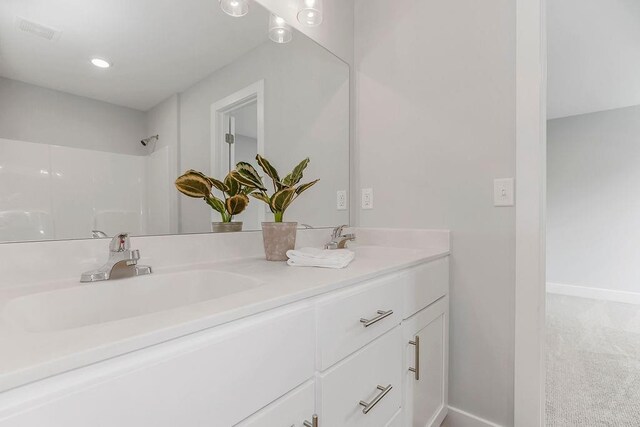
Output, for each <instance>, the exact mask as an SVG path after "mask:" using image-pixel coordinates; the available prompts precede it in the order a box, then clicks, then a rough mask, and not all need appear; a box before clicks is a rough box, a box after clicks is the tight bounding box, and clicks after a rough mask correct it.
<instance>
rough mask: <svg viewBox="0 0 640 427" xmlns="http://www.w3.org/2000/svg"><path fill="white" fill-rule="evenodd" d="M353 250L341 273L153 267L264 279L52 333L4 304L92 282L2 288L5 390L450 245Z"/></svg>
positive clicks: (235, 264)
mask: <svg viewBox="0 0 640 427" xmlns="http://www.w3.org/2000/svg"><path fill="white" fill-rule="evenodd" d="M382 243H384V242H382ZM354 250H355V252H356V258H355V260H354V261H353V262H352V263H351V264H350V265H349V266H348V267H347V268H344V269H339V270H334V269H324V268H311V267H289V266H287V265H286V263H283V262H268V261H266V260H264V259H262V258H260V257H251V258H241V259H235V260H226V261H223V262H212V263H197V264H191V265H182V266H173V267H166V268H162V267H158V266H154V267H155V271H154V275H162V274H169V273H172V272H179V271H190V270H212V272H211V275H212V276H211V277H212V280H215V271H224V272H228V273H233V274H239V275H242V276H246V277H249V278H253V279H255V280H259V281H260V282H261V284H260V285H259V286H257V287H254V288H251V289H248V290H245V291H242V292H238V293H234V294H230V295H227V296H224V297H221V298H217V299H214V300H209V301H204V302H198V303H195V304H191V305H187V306H183V307H178V308H174V309H170V310H166V311H159V312H155V313H151V314H145V315H143V316H138V317H129V318H124V319H120V320H115V321H108V322H104V323H98V324H93V325H87V326H81V327H77V328H71V329H63V330H53V331H46V332H29V331H27V330H25V328H21V327H19V326H17V325H16V324H15V322H14V321H13V319H11V318H10V312H8V311H7V310H5V307H6V306H7V304H8V303H9V302H10V301H11V300H13V299H15V298H19V297H21V296H25V295H31V294H34V293H40V292H46V291H51V290H52V289H62V288H70V287H74V286H91V284H80V283H78V282H77V281H57V282H53V283H48V284H47V283H45V284H37V285H31V286H19V287H15V288H8V289H0V314H1V316H0V342H1V343H2V350H1V351H0V392H2V391H6V390H9V389H11V388H15V387H18V386H21V385H24V384H27V383H30V382H33V381H37V380H40V379H43V378H46V377H49V376H52V375H55V374H58V373H61V372H65V371H68V370H72V369H75V368H79V367H82V366H85V365H88V364H91V363H95V362H97V361H100V360H105V359H108V358H110V357H114V356H117V355H121V354H124V353H127V352H131V351H135V350H138V349H142V348H144V347H148V346H151V345H154V344H158V343H161V342H165V341H168V340H171V339H174V338H177V337H180V336H184V335H187V334H190V333H194V332H197V331H201V330H204V329H207V328H212V327H215V326H217V325H221V324H223V323H227V322H230V321H233V320H237V319H240V318H243V317H246V316H250V315H253V314H256V313H260V312H263V311H266V310H270V309H273V308H276V307H280V306H283V305H286V304H290V303H293V302H297V301H301V300H304V299H306V298H311V297H314V296H317V295H321V294H323V293H327V292H330V291H333V290H336V289H340V288H344V287H347V286H350V285H353V284H355V283H358V282H362V281H364V280H367V279H370V278H373V277H376V276H379V275H382V274H387V273H390V272H393V271H397V270H400V269H404V268H407V267H411V266H413V265H417V264H420V263H423V262H428V261H430V260H434V259H437V258H441V257H443V256H447V255H448V254H449V247H448V234H447V244H446V245H431V246H429V245H425V247H423V248H416V247H414V248H401V247H387V246H381V245H380V246H379V245H366V246H364V245H363V246H360V247H357V246H356V247H355V248H354ZM126 280H128V279H121V280H120V281H119V282H118V284H125V281H126ZM60 315H64V313H61V314H60Z"/></svg>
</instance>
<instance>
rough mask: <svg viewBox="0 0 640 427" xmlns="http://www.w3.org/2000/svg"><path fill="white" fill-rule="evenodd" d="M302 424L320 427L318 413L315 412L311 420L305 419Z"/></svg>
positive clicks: (308, 426) (309, 426)
mask: <svg viewBox="0 0 640 427" xmlns="http://www.w3.org/2000/svg"><path fill="white" fill-rule="evenodd" d="M302 425H303V426H304V427H318V416H317V415H316V414H313V417H312V418H311V422H309V421H305V422H304V423H303V424H302Z"/></svg>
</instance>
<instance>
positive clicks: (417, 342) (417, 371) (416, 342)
mask: <svg viewBox="0 0 640 427" xmlns="http://www.w3.org/2000/svg"><path fill="white" fill-rule="evenodd" d="M409 344H411V345H413V346H415V347H416V351H415V355H416V367H415V368H409V371H410V372H413V373H414V374H416V375H415V376H416V381H420V337H419V336H416V338H415V339H414V340H413V341H409Z"/></svg>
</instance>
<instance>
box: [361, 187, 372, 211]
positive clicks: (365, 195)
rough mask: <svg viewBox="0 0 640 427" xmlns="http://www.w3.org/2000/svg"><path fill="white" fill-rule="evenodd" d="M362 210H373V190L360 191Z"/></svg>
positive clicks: (364, 189)
mask: <svg viewBox="0 0 640 427" xmlns="http://www.w3.org/2000/svg"><path fill="white" fill-rule="evenodd" d="M362 209H373V188H363V189H362Z"/></svg>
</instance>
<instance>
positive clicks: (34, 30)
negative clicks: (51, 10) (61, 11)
mask: <svg viewBox="0 0 640 427" xmlns="http://www.w3.org/2000/svg"><path fill="white" fill-rule="evenodd" d="M16 25H17V26H18V28H19V29H20V30H21V31H24V32H26V33H31V34H33V35H35V36H38V37H41V38H43V39H47V40H56V39H57V38H58V37H60V31H59V30H56V29H55V28H51V27H47V26H45V25H42V24H38V23H37V22H33V21H29V20H28V19H24V18H22V17H20V16H16Z"/></svg>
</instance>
